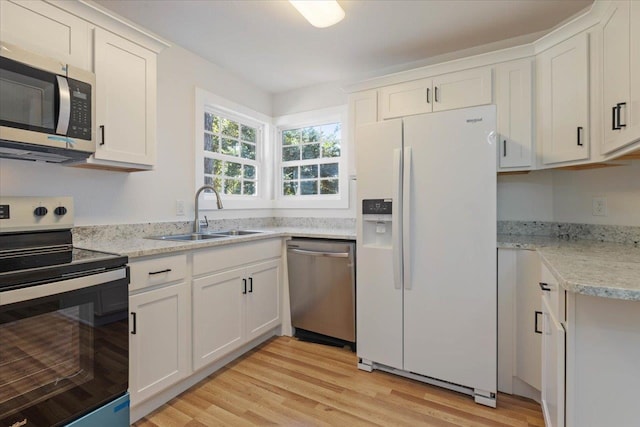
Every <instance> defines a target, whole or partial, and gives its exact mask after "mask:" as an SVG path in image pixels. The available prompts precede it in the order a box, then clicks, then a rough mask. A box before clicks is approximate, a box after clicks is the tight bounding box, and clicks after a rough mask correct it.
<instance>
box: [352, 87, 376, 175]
mask: <svg viewBox="0 0 640 427" xmlns="http://www.w3.org/2000/svg"><path fill="white" fill-rule="evenodd" d="M377 121H378V91H377V90H375V89H374V90H368V91H365V92H358V93H352V94H350V95H349V138H350V142H351V143H350V144H349V147H348V149H349V150H350V152H349V164H350V166H349V169H350V170H349V174H350V175H353V174H355V173H356V170H355V158H356V156H355V144H356V140H357V135H358V126H360V125H364V124H367V123H375V122H377Z"/></svg>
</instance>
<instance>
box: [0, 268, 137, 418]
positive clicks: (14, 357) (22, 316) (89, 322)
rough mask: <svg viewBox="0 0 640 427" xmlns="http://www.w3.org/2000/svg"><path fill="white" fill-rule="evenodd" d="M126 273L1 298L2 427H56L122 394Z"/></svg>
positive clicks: (27, 289) (8, 293)
mask: <svg viewBox="0 0 640 427" xmlns="http://www.w3.org/2000/svg"><path fill="white" fill-rule="evenodd" d="M128 284H129V273H128V268H124V267H123V268H119V269H115V270H110V271H104V272H101V273H97V274H89V275H84V276H79V277H73V278H69V279H66V280H61V281H57V282H53V283H47V284H44V285H37V286H30V287H24V288H20V289H14V290H11V291H6V292H0V343H2V345H0V426H2V427H5V426H14V425H19V426H58V425H63V424H66V423H68V422H71V421H73V420H74V419H77V418H78V417H81V416H82V415H84V414H86V413H88V412H90V411H92V410H94V409H96V408H98V407H101V406H103V405H105V404H107V403H109V402H110V401H112V400H114V399H115V398H117V397H119V396H122V395H124V394H125V393H126V392H127V388H128V377H129V372H128V370H129V361H128V359H129V347H128V346H129V344H128V343H129V336H128Z"/></svg>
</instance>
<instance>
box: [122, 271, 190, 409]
mask: <svg viewBox="0 0 640 427" xmlns="http://www.w3.org/2000/svg"><path fill="white" fill-rule="evenodd" d="M189 297H190V295H189V284H188V283H186V282H180V283H177V284H173V285H169V286H165V287H162V288H157V289H153V290H149V291H145V292H141V293H138V294H135V295H132V296H130V297H129V309H130V311H131V318H130V335H129V346H130V348H129V392H130V394H131V406H135V405H137V404H139V403H140V402H142V401H144V400H145V399H148V398H149V397H151V396H153V395H155V394H157V393H158V392H160V391H162V390H164V389H166V388H168V387H169V386H171V385H173V384H175V383H177V382H178V381H180V380H181V379H183V378H185V377H186V376H187V375H188V374H189V372H190V367H189V329H190V328H189V326H190V317H191V316H190V300H189Z"/></svg>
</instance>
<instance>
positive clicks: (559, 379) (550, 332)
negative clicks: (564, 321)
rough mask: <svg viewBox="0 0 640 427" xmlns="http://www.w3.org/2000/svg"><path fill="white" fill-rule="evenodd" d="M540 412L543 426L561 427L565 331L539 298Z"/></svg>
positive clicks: (562, 423)
mask: <svg viewBox="0 0 640 427" xmlns="http://www.w3.org/2000/svg"><path fill="white" fill-rule="evenodd" d="M542 319H543V320H542V328H543V335H542V412H543V414H544V421H545V425H546V426H547V427H564V409H565V408H564V402H565V388H564V380H565V375H564V373H565V358H564V355H565V330H564V327H563V326H562V325H561V324H560V323H559V322H558V320H557V318H556V317H555V315H554V313H553V312H552V310H551V307H550V305H549V302H548V298H546V297H542Z"/></svg>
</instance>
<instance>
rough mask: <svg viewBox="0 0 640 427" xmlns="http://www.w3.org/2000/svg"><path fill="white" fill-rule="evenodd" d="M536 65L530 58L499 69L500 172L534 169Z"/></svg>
mask: <svg viewBox="0 0 640 427" xmlns="http://www.w3.org/2000/svg"><path fill="white" fill-rule="evenodd" d="M532 68H533V61H532V60H531V59H530V58H527V59H520V60H516V61H509V62H503V63H501V64H498V65H496V67H495V71H496V85H495V94H496V106H497V115H498V124H497V125H498V138H499V139H498V142H499V143H498V156H499V157H498V171H509V170H523V169H525V170H526V169H531V167H532V166H533V152H534V150H533V138H532V126H533V82H532V79H531V75H532Z"/></svg>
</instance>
